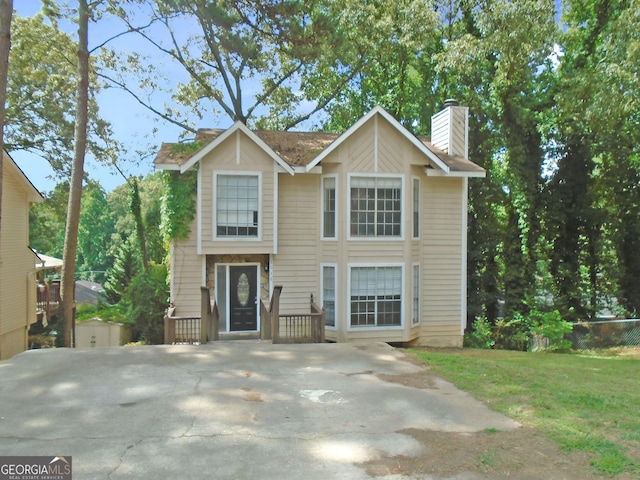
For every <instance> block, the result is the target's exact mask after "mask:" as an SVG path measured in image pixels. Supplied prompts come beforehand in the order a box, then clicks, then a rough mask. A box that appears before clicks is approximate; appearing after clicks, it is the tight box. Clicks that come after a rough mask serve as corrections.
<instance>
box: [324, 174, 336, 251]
mask: <svg viewBox="0 0 640 480" xmlns="http://www.w3.org/2000/svg"><path fill="white" fill-rule="evenodd" d="M330 178H332V179H333V180H334V187H333V188H334V190H335V211H334V218H333V231H334V235H333V237H327V236H325V234H324V226H325V225H324V214H325V210H324V206H325V188H324V183H325V180H327V179H330ZM338 192H339V190H338V175H336V174H331V175H323V176H322V177H321V180H320V240H328V241H337V240H338V225H339V222H338V212H339V211H340V208H339V205H340V203H339V196H338Z"/></svg>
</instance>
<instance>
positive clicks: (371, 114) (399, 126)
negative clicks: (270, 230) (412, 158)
mask: <svg viewBox="0 0 640 480" xmlns="http://www.w3.org/2000/svg"><path fill="white" fill-rule="evenodd" d="M376 115H380V116H381V117H382V118H384V119H385V120H386V121H387V122H389V124H390V125H391V126H392V127H394V128H395V129H396V130H397V131H398V132H399V133H400V134H401V135H402V136H403V137H405V138H406V139H407V140H409V142H410V143H411V144H412V145H413V146H414V147H416V148H417V149H418V150H419V151H420V152H421V153H422V154H424V155H425V156H426V157H427V158H429V160H431V162H432V163H433V164H434V165H436V166H437V167H438V168H440V169H441V170H442V171H443V172H444V173H446V174H448V173H449V172H450V171H451V169H450V168H449V166H448V165H447V164H446V163H444V162H443V161H442V160H440V159H439V158H438V156H437V155H436V154H435V153H433V152H432V151H431V150H429V148H428V147H427V146H426V145H425V144H424V143H422V142H421V141H420V140H419V139H418V138H417V137H416V136H415V135H413V134H412V133H411V132H409V130H407V129H406V128H405V127H404V126H403V125H402V124H401V123H400V122H398V121H397V120H396V119H395V118H393V116H392V115H391V114H389V113H388V112H387V111H386V110H385V109H384V108H382V107H381V106H380V105H377V106H376V107H374V108H373V109H372V110H371V111H370V112H369V113H367V114H366V115H365V116H364V117H362V118H361V119H360V120H358V121H357V122H356V123H354V124H353V125H351V127H349V128H348V129H347V131H346V132H344V133H343V134H342V135H340V136H339V137H338V138H337V139H336V140H335V141H334V142H333V143H332V144H331V145H329V146H328V147H327V148H325V149H324V150H323V151H322V152H321V153H320V154H319V155H318V156H317V157H316V158H314V159H313V161H311V162H310V163H309V164H307V167H306V169H307V171H309V170H311V169H312V168H313V167H315V166H316V165H318V164H319V163H320V162H321V161H322V160H323V159H324V158H326V157H327V156H328V155H329V154H330V153H331V152H333V151H334V150H335V149H337V148H338V147H339V146H340V145H342V143H344V142H345V141H346V140H347V139H348V138H349V137H350V136H351V135H353V133H354V132H356V131H358V130H359V129H360V127H362V126H363V125H364V124H365V123H367V122H368V121H369V120H370V119H371V118H374V117H375V116H376Z"/></svg>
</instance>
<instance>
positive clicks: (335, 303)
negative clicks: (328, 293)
mask: <svg viewBox="0 0 640 480" xmlns="http://www.w3.org/2000/svg"><path fill="white" fill-rule="evenodd" d="M325 267H328V268H333V287H334V299H333V314H334V318H333V326H331V325H327V324H326V323H325V328H327V329H329V330H337V329H338V301H339V295H338V292H339V290H338V264H337V263H321V264H320V307H321V308H324V269H325Z"/></svg>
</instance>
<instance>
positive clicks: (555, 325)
mask: <svg viewBox="0 0 640 480" xmlns="http://www.w3.org/2000/svg"><path fill="white" fill-rule="evenodd" d="M529 320H530V322H531V333H533V334H535V335H538V336H541V337H543V338H546V339H548V340H549V345H550V347H551V348H553V349H554V350H557V351H568V350H570V349H571V345H572V344H571V340H569V339H568V338H567V336H568V335H569V334H570V333H571V332H572V331H573V324H572V323H571V322H567V321H566V320H564V319H563V318H562V315H561V314H560V312H559V311H558V310H554V311H552V312H539V311H537V310H534V311H532V312H530V314H529Z"/></svg>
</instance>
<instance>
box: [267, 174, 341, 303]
mask: <svg viewBox="0 0 640 480" xmlns="http://www.w3.org/2000/svg"><path fill="white" fill-rule="evenodd" d="M279 186H280V198H279V202H278V203H279V211H278V218H279V224H278V231H279V233H278V240H279V241H278V254H277V255H275V256H274V257H273V283H274V285H282V287H283V288H282V296H281V297H280V312H282V313H296V312H307V311H308V310H309V295H311V294H313V295H314V296H315V297H316V298H318V295H319V293H320V290H319V289H320V287H319V278H320V276H319V271H318V268H319V267H318V265H319V263H320V261H319V243H320V241H319V231H318V229H319V225H320V218H319V209H318V208H316V207H317V205H318V195H319V190H320V175H313V174H308V175H296V176H295V177H291V176H289V175H280V185H279ZM333 243H334V244H335V243H336V242H333Z"/></svg>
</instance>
